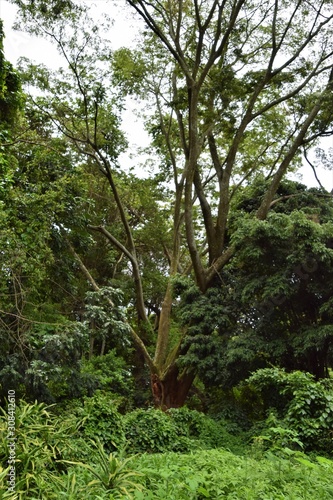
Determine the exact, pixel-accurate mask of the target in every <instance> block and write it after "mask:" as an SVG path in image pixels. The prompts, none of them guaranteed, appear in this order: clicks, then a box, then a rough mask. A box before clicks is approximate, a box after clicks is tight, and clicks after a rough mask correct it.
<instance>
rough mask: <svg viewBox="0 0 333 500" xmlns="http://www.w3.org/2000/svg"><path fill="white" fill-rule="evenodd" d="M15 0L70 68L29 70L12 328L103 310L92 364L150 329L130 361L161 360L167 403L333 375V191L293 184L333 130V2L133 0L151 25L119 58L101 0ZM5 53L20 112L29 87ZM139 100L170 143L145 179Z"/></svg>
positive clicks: (164, 143)
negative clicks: (91, 3)
mask: <svg viewBox="0 0 333 500" xmlns="http://www.w3.org/2000/svg"><path fill="white" fill-rule="evenodd" d="M14 3H16V4H17V5H18V7H19V10H20V16H21V21H20V23H21V24H19V25H18V26H21V27H23V26H24V29H26V30H28V31H29V32H30V33H34V34H37V35H38V36H41V37H47V38H48V39H50V40H51V41H52V42H53V43H55V44H56V46H57V48H58V50H59V52H60V54H61V55H62V57H63V61H64V64H63V66H62V67H60V68H59V69H57V70H56V71H55V70H53V71H52V70H50V69H49V68H47V67H46V66H38V65H36V64H35V63H34V62H33V61H28V60H22V61H21V62H20V64H19V74H20V78H21V80H22V83H23V87H24V92H25V94H26V97H25V99H26V101H25V106H24V110H23V111H22V114H21V118H20V120H19V122H18V123H17V124H16V125H15V127H14V128H13V133H12V138H11V142H10V143H9V142H7V146H6V147H8V148H10V155H11V157H12V158H13V160H12V163H11V166H10V168H9V169H8V170H7V171H6V175H5V179H6V182H7V183H9V184H10V189H6V190H4V191H3V194H2V199H1V201H2V203H3V204H4V205H5V206H6V210H5V211H4V212H3V213H4V214H5V219H4V224H3V228H4V229H3V230H2V233H1V234H2V243H1V245H2V248H4V249H5V248H7V250H2V251H1V258H2V260H3V264H2V269H3V270H4V276H5V277H4V279H3V281H2V284H1V287H2V289H3V290H4V294H5V296H6V301H7V304H6V307H5V309H4V311H3V313H2V314H3V315H4V316H3V317H4V320H3V323H4V324H5V325H6V329H7V330H8V332H10V334H11V335H12V323H10V324H8V318H9V317H10V315H14V316H13V317H15V318H16V319H19V320H20V321H22V320H23V319H25V325H26V328H27V331H29V332H30V333H31V328H30V326H29V327H28V325H29V324H30V323H29V322H32V324H36V322H37V321H40V322H41V323H42V322H44V323H45V322H47V321H48V319H47V314H46V313H45V314H40V315H37V311H40V308H41V304H44V305H45V307H46V309H47V310H51V311H52V314H51V316H52V315H53V319H52V318H51V319H50V322H53V324H55V323H59V322H60V323H61V322H62V320H63V319H64V318H65V319H66V320H65V323H66V328H70V329H73V328H74V330H75V328H76V327H77V323H82V322H84V314H86V319H87V318H89V320H88V322H86V323H85V324H86V330H85V332H86V333H85V337H84V338H85V339H86V340H85V341H83V340H82V342H86V344H84V345H85V347H84V348H82V349H83V350H82V352H83V353H84V352H85V353H86V354H87V352H89V351H90V355H91V356H92V355H93V353H94V349H95V350H96V348H97V346H98V348H99V352H102V353H103V354H104V353H105V349H106V350H111V349H114V348H115V349H118V352H119V354H120V353H121V355H122V356H125V357H126V356H127V355H126V347H127V351H128V353H130V351H131V350H130V349H129V348H128V342H129V341H128V338H129V335H131V338H132V340H133V342H134V344H133V345H134V346H135V349H136V357H135V355H133V353H131V354H128V356H127V360H128V363H134V364H135V365H136V367H137V368H138V367H141V368H142V369H144V366H145V367H146V368H148V369H149V372H150V376H151V386H152V392H153V397H154V401H155V404H156V405H157V406H161V407H163V408H167V407H172V406H181V405H182V404H183V403H184V401H185V399H186V397H187V395H188V393H189V390H190V388H191V386H192V384H193V381H194V380H195V378H196V377H197V376H199V377H201V379H202V380H204V379H205V381H206V383H207V384H208V385H209V384H210V383H212V380H213V378H214V377H216V374H217V373H220V374H221V376H220V377H217V378H218V379H219V380H220V381H221V383H223V381H224V382H225V381H226V380H227V379H229V380H234V381H235V380H236V379H237V378H239V377H242V376H245V375H244V374H246V375H247V374H248V372H249V370H251V369H252V368H253V367H258V366H259V367H262V366H266V364H267V363H268V362H271V363H278V364H281V365H283V366H286V367H288V368H290V369H291V368H294V367H300V368H302V369H307V370H309V371H311V372H312V373H314V374H315V375H316V376H319V377H321V376H325V374H327V372H328V368H329V367H330V366H331V359H332V355H331V338H332V324H331V321H332V318H331V313H330V306H331V292H330V288H329V287H327V283H330V282H331V278H332V277H331V274H332V258H333V250H332V238H333V234H332V232H333V227H332V223H331V222H330V219H331V216H332V206H331V197H330V195H329V193H327V192H325V190H307V189H306V188H305V187H304V186H300V185H299V184H297V183H290V182H289V183H288V182H285V181H284V179H285V178H286V176H287V175H288V173H290V172H293V171H295V170H297V169H298V168H299V166H300V165H301V163H302V157H303V155H307V153H308V152H309V151H310V150H311V148H314V147H316V146H317V145H318V141H319V140H320V139H321V138H322V137H326V136H329V135H331V134H332V106H331V102H332V91H333V87H332V85H333V80H332V75H333V70H332V67H333V66H332V62H333V49H332V44H331V39H332V34H333V33H332V31H333V15H332V1H331V0H327V1H322V2H320V4H319V5H313V4H311V3H310V2H304V1H301V0H299V1H296V2H294V3H293V4H292V5H290V2H285V1H283V0H223V1H218V0H210V1H207V2H198V1H197V0H184V1H183V0H182V1H177V2H176V1H173V0H167V1H165V2H161V1H159V0H158V1H155V0H154V1H149V2H148V1H145V0H135V1H134V0H133V1H131V0H127V1H124V2H122V6H123V7H124V8H125V6H126V5H127V8H128V9H130V11H131V12H132V13H133V15H136V16H138V17H139V18H141V19H142V21H143V22H144V28H143V29H142V32H141V33H140V34H139V41H138V46H137V49H136V50H133V51H129V50H128V49H127V48H122V49H119V50H118V51H112V50H111V45H110V38H111V37H112V23H111V22H110V21H109V18H108V16H107V15H105V19H104V24H101V25H99V26H97V25H96V22H95V21H94V18H93V17H91V15H90V13H89V9H88V8H86V7H85V5H84V4H82V3H79V2H75V1H59V0H57V1H56V0H54V1H52V2H49V3H48V4H47V5H46V4H45V3H44V2H42V1H38V2H32V1H28V0H26V1H21V0H17V1H14ZM106 14H107V13H106ZM1 54H2V52H1ZM0 63H1V65H2V66H1V67H0V73H1V75H2V76H1V77H0V82H1V81H3V82H5V83H3V84H2V88H3V89H4V90H3V92H4V91H5V92H7V94H8V95H7V94H3V95H4V97H1V96H2V95H0V98H1V99H3V100H4V102H8V103H10V104H11V106H12V107H11V111H10V112H9V111H6V113H9V114H8V115H6V116H8V117H9V118H8V120H9V121H8V123H9V122H10V116H13V115H12V114H11V113H14V112H16V110H17V109H18V108H19V106H18V104H17V103H18V102H19V100H18V98H17V97H15V96H18V95H21V94H20V90H19V89H20V87H19V83H17V82H18V80H17V78H18V77H17V76H15V78H16V80H15V78H14V77H12V80H10V75H17V73H16V72H15V71H14V70H13V69H12V68H11V66H10V65H8V63H5V62H1V61H0ZM15 82H16V84H15ZM15 85H16V86H15ZM7 88H9V91H8V90H6V89H7ZM129 95H130V96H133V97H135V99H137V100H139V101H140V102H144V103H146V106H147V108H148V109H147V113H146V114H145V115H144V116H143V117H142V119H143V120H144V122H145V126H146V128H147V130H148V132H149V134H150V137H151V145H150V148H149V151H148V152H147V161H146V164H145V165H138V168H137V169H134V170H133V171H128V170H126V168H125V167H124V166H123V165H121V163H120V161H119V157H120V154H121V153H122V152H123V151H125V150H126V147H127V141H128V139H127V138H126V137H125V136H124V133H123V132H122V130H121V111H122V109H123V108H124V107H125V106H126V98H127V96H129ZM9 97H10V99H9ZM1 102H2V101H1ZM1 102H0V104H1ZM6 119H7V118H6ZM140 169H142V170H143V169H144V170H145V171H146V172H147V171H148V172H149V176H147V175H146V176H145V177H144V178H142V176H141V175H140ZM11 179H14V181H12V180H11ZM13 248H15V251H13ZM305 276H308V277H307V278H305ZM51 282H52V283H57V285H56V287H53V286H52V285H50V283H51ZM61 290H63V292H65V295H63V293H62V292H61ZM103 290H104V291H105V290H106V291H107V290H109V293H107V292H105V293H104V295H103ZM86 292H90V293H91V292H94V293H95V294H99V295H98V296H99V297H100V298H101V297H104V298H103V299H102V300H104V305H103V306H102V305H101V304H100V302H98V301H97V302H94V300H95V299H91V297H90V299H89V300H90V305H89V300H88V303H87V297H89V296H86V295H85V294H86ZM13 297H14V298H13ZM18 297H20V301H23V299H24V301H23V302H24V308H23V302H22V304H21V302H20V301H18ZM85 297H86V299H85ZM100 298H99V299H98V300H100ZM85 300H86V302H85ZM91 300H92V302H91ZM96 300H97V299H96ZM95 306H96V307H97V309H96V310H94V309H93V307H95ZM103 308H104V309H103ZM46 309H45V310H44V311H46ZM94 311H95V312H94ZM87 314H88V316H87ZM59 316H61V318H62V320H59ZM34 322H35V323H34ZM268 326H269V328H268ZM15 328H17V330H16V334H15V335H16V337H15V339H16V340H15V342H16V343H17V342H18V340H17V339H20V340H19V345H20V346H21V348H22V349H23V351H24V348H23V347H24V345H25V344H24V342H25V340H24V342H23V341H22V336H21V335H22V330H21V327H20V328H18V327H15ZM56 330H57V329H56ZM268 330H269V331H268ZM72 331H73V330H72ZM75 331H76V330H75ZM300 339H302V342H301V341H300ZM304 339H305V344H304V342H303V340H304ZM87 341H88V342H90V344H89V346H88V345H87ZM15 349H16V348H15V347H14V345H13V355H14V353H15V352H16V351H15ZM80 349H81V348H80ZM80 349H79V350H78V351H77V353H76V354H75V356H76V358H75V359H78V357H79V355H80V353H81V351H80ZM79 351H80V352H79ZM290 352H292V356H290ZM75 356H74V357H75ZM259 358H260V360H259ZM28 360H30V361H29V362H31V358H29V356H28ZM238 360H241V362H242V363H243V364H242V365H241V366H240V364H238ZM288 363H289V364H290V366H289V365H288ZM233 364H234V365H237V368H236V371H237V370H238V371H239V373H236V374H231V371H232V370H233V368H232V367H233ZM144 373H147V372H144ZM146 378H147V375H146Z"/></svg>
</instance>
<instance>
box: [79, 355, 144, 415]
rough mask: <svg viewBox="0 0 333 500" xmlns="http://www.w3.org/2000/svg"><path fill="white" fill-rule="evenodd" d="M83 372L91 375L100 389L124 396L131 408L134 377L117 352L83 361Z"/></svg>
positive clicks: (125, 401) (127, 406) (127, 405)
mask: <svg viewBox="0 0 333 500" xmlns="http://www.w3.org/2000/svg"><path fill="white" fill-rule="evenodd" d="M81 373H82V374H85V375H86V376H89V377H91V378H92V379H93V380H94V381H95V384H96V386H97V387H98V389H100V390H102V391H108V392H113V393H115V394H118V395H119V396H122V397H123V398H124V406H125V403H126V409H128V408H129V403H130V402H131V400H132V397H133V393H134V379H133V377H132V374H131V373H130V371H129V370H128V367H127V365H126V362H125V361H124V360H123V359H122V358H121V357H120V356H119V355H117V353H116V350H115V349H113V350H112V351H110V352H108V353H107V354H105V355H104V356H93V357H92V358H91V359H89V360H87V361H86V360H85V361H83V362H82V367H81Z"/></svg>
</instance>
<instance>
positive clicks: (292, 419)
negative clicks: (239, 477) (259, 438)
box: [248, 368, 333, 453]
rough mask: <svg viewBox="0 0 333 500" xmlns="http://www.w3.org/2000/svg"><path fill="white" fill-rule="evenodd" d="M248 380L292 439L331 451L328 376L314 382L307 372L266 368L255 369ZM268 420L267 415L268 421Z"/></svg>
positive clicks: (332, 410)
mask: <svg viewBox="0 0 333 500" xmlns="http://www.w3.org/2000/svg"><path fill="white" fill-rule="evenodd" d="M248 382H249V383H250V384H251V386H252V387H254V388H255V389H256V390H257V391H258V393H259V394H260V395H261V397H262V399H263V403H264V405H265V407H266V408H268V409H271V408H274V409H275V410H277V412H278V416H279V419H280V420H281V427H282V428H284V429H286V433H287V432H290V433H291V434H292V436H293V438H295V439H296V437H297V439H298V441H299V442H301V443H303V444H304V448H305V449H306V450H314V449H317V450H318V449H319V450H320V449H322V450H324V451H326V452H330V453H332V451H333V444H332V436H331V429H332V425H333V383H332V380H331V379H330V380H319V381H315V379H314V377H313V375H311V374H309V373H303V372H299V371H296V372H292V373H286V372H284V371H283V370H278V369H274V368H272V369H269V368H267V369H263V370H258V371H257V372H256V373H254V374H253V375H252V376H251V377H250V378H249V379H248ZM270 421H271V418H269V419H268V423H269V422H270ZM266 426H267V423H266ZM272 432H273V431H272V429H271V433H272Z"/></svg>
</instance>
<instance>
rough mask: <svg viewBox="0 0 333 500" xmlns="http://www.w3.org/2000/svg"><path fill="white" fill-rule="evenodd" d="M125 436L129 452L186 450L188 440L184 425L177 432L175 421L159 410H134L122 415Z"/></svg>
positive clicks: (188, 445)
mask: <svg viewBox="0 0 333 500" xmlns="http://www.w3.org/2000/svg"><path fill="white" fill-rule="evenodd" d="M124 426H125V436H126V439H127V446H128V449H129V450H130V452H131V453H143V452H147V453H163V452H164V451H172V450H174V451H186V450H188V449H189V448H190V440H189V438H188V437H187V436H186V431H185V428H184V426H182V427H181V428H180V429H181V431H180V433H178V428H177V425H176V422H175V421H174V420H173V419H172V418H171V416H170V415H168V414H166V413H164V412H163V411H161V410H155V409H153V408H150V409H148V410H142V409H139V410H135V411H132V412H131V413H128V414H127V415H125V417H124Z"/></svg>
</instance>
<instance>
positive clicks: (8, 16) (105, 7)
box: [0, 0, 333, 191]
mask: <svg viewBox="0 0 333 500" xmlns="http://www.w3.org/2000/svg"><path fill="white" fill-rule="evenodd" d="M91 3H94V4H96V8H98V10H100V11H102V12H103V11H104V12H108V14H111V12H110V10H111V4H110V3H109V2H108V0H95V1H94V2H91ZM124 3H125V2H122V5H124ZM113 5H114V3H113ZM113 8H114V7H113ZM16 10H17V9H16V7H15V6H14V5H12V4H11V3H9V2H8V1H7V0H0V18H1V19H2V20H3V22H4V30H5V34H6V38H5V40H4V50H5V57H6V58H7V59H8V60H9V61H11V62H12V63H13V64H14V65H15V64H16V61H17V59H18V58H19V57H22V56H23V57H28V58H31V59H33V60H35V61H36V62H38V63H44V64H46V65H48V66H51V67H53V68H56V67H57V66H59V65H60V64H61V59H60V56H59V54H58V52H57V50H56V48H55V47H54V46H53V45H52V44H51V43H49V42H47V41H46V40H44V39H40V38H37V37H32V36H30V35H28V34H27V33H24V32H17V31H13V30H12V29H11V28H12V25H13V23H14V21H15V15H16ZM111 17H113V18H114V20H115V24H114V26H113V28H112V39H111V40H112V45H113V48H114V49H117V48H119V47H122V46H127V47H131V46H133V45H135V36H136V33H137V30H136V26H135V25H136V23H135V21H134V20H133V18H131V17H130V16H129V15H128V11H127V9H124V8H118V9H114V14H113V16H111ZM134 106H135V105H134V102H133V101H131V100H130V99H129V100H128V101H127V110H126V111H125V112H124V113H123V129H124V131H125V132H126V134H127V137H128V139H129V142H130V149H129V151H128V153H126V154H123V155H122V156H121V158H120V162H121V164H122V165H123V166H124V168H126V170H127V169H129V168H132V167H134V168H135V170H136V171H137V168H138V165H137V162H138V160H139V161H140V159H139V158H138V154H137V148H138V147H146V146H147V145H148V144H149V138H148V135H147V133H146V132H145V130H144V127H143V123H142V122H140V121H139V120H138V118H137V117H136V116H135V114H134V113H133V109H134ZM322 147H323V148H324V149H328V148H329V147H333V137H330V138H328V139H325V141H323V144H322ZM332 168H333V165H332ZM317 175H318V177H319V180H320V182H321V183H322V185H323V186H324V187H325V188H326V189H327V190H328V191H331V190H332V189H333V169H332V171H328V170H325V169H319V170H318V171H317ZM297 179H298V180H300V181H301V182H304V183H305V184H307V185H308V186H317V187H318V183H317V181H316V179H315V177H314V174H313V172H312V169H311V167H310V166H308V165H305V166H304V167H303V168H302V169H301V170H300V173H299V174H298V175H297Z"/></svg>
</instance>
